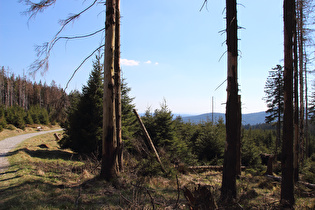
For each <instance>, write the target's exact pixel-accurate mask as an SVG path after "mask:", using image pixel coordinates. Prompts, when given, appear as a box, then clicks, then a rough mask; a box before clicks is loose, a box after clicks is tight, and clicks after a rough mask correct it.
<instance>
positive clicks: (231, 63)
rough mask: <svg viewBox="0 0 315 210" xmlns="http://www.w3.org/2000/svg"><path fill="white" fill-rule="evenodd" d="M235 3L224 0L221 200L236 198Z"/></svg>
mask: <svg viewBox="0 0 315 210" xmlns="http://www.w3.org/2000/svg"><path fill="white" fill-rule="evenodd" d="M236 6H237V3H236V0H226V33H227V40H226V43H227V54H228V61H227V63H228V64H227V66H228V69H227V75H228V77H227V103H226V114H225V117H226V145H225V150H224V163H223V175H222V187H221V198H220V199H221V200H222V201H228V202H229V201H232V200H233V199H235V198H236V175H237V174H236V172H237V170H236V167H237V160H236V159H237V154H238V153H237V149H238V146H237V145H238V142H240V136H241V133H240V129H239V128H240V126H239V123H240V122H241V120H240V119H239V118H240V116H241V113H240V112H241V108H240V100H239V95H238V81H237V80H238V79H237V78H238V77H237V59H238V44H237V41H238V40H237V29H238V26H237V9H236Z"/></svg>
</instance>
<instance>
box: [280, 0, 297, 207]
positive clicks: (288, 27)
mask: <svg viewBox="0 0 315 210" xmlns="http://www.w3.org/2000/svg"><path fill="white" fill-rule="evenodd" d="M283 20H284V116H283V139H282V159H281V168H282V181H281V201H280V202H281V204H282V205H283V206H284V207H293V205H294V202H295V201H294V180H293V103H292V101H293V34H294V24H295V0H284V3H283Z"/></svg>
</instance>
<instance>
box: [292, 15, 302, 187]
mask: <svg viewBox="0 0 315 210" xmlns="http://www.w3.org/2000/svg"><path fill="white" fill-rule="evenodd" d="M294 17H296V11H295V10H294ZM293 28H294V29H293V31H294V34H293V39H294V42H293V49H294V52H293V54H294V60H293V72H294V76H293V77H294V153H293V154H294V158H293V168H294V181H295V182H298V181H299V162H300V161H299V150H300V149H299V146H300V145H299V142H300V141H299V139H300V132H299V131H300V129H299V128H300V127H299V73H298V53H297V52H298V50H297V30H296V18H295V19H294V27H293Z"/></svg>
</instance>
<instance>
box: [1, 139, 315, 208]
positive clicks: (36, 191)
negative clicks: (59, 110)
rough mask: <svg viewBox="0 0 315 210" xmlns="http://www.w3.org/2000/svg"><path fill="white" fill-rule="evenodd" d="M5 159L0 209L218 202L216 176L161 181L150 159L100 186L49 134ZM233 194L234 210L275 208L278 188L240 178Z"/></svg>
mask: <svg viewBox="0 0 315 210" xmlns="http://www.w3.org/2000/svg"><path fill="white" fill-rule="evenodd" d="M8 157H9V161H10V163H11V166H10V167H9V169H8V170H7V171H6V172H5V173H2V174H1V176H0V196H1V199H0V209H167V208H168V209H189V206H191V205H193V204H192V203H190V202H189V201H188V200H186V198H185V196H184V191H183V190H184V189H188V190H189V192H191V193H192V194H193V195H196V196H197V195H198V194H197V193H195V192H196V190H197V189H199V187H200V186H207V189H209V192H211V197H212V198H213V199H214V201H218V200H219V197H220V186H221V177H222V174H221V172H218V171H206V172H203V173H193V172H191V171H185V172H186V173H179V172H178V171H176V170H175V169H172V170H171V169H169V168H171V167H170V166H167V167H168V174H166V175H165V174H162V173H160V172H159V173H157V171H158V170H159V169H160V168H159V166H158V165H155V164H153V165H152V163H153V162H154V161H155V159H154V158H148V159H147V160H145V161H144V162H139V160H137V159H136V158H135V157H134V156H133V155H130V154H126V155H125V171H124V172H123V173H121V174H120V177H119V178H117V179H116V180H113V181H112V182H111V183H108V182H105V181H103V180H102V179H100V178H99V177H98V174H99V172H100V162H99V161H98V160H97V158H93V157H83V156H79V155H77V154H75V153H73V152H71V151H70V150H62V149H59V147H58V144H57V142H56V141H55V139H54V137H53V135H52V134H46V135H42V136H37V137H34V138H32V139H29V140H27V141H25V142H24V143H23V144H21V145H19V147H18V148H16V149H15V150H13V151H11V152H10V154H9V156H8ZM154 163H155V162H154ZM165 163H166V164H167V162H165ZM150 166H151V167H150ZM147 169H148V171H146V170H147ZM156 174H159V175H156ZM198 186H199V187H198ZM237 189H238V198H237V200H236V201H235V202H236V203H237V208H244V209H278V207H279V199H280V183H279V182H277V181H274V180H270V179H268V178H267V177H264V176H262V175H260V174H259V173H254V172H253V171H251V170H248V171H246V172H242V175H241V176H240V178H239V179H238V180H237ZM295 193H296V195H295V197H296V206H295V207H296V209H314V207H315V206H314V202H315V198H314V197H315V192H314V190H311V189H308V188H307V187H305V186H304V185H296V188H295ZM220 205H221V204H220V203H218V208H219V209H224V208H225V207H223V206H222V205H221V206H220Z"/></svg>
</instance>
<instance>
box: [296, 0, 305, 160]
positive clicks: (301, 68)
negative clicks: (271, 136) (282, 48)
mask: <svg viewBox="0 0 315 210" xmlns="http://www.w3.org/2000/svg"><path fill="white" fill-rule="evenodd" d="M298 7H299V8H298V13H299V16H298V22H297V23H298V41H299V42H298V45H299V73H300V145H301V147H300V151H301V162H302V163H303V162H304V156H305V154H304V149H305V145H304V75H303V71H304V50H303V47H304V40H303V39H304V35H303V34H304V33H303V16H304V15H303V1H302V0H299V1H298Z"/></svg>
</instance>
